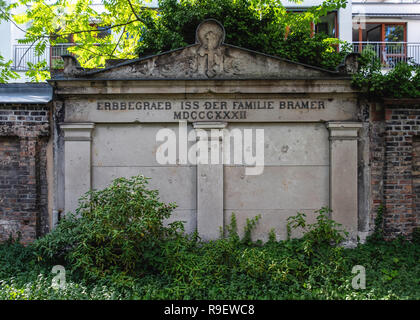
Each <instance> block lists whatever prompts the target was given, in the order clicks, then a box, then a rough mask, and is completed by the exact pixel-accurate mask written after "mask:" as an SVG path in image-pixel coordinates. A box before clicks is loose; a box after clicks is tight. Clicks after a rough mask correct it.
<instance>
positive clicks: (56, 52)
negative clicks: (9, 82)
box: [13, 43, 75, 71]
mask: <svg viewBox="0 0 420 320" xmlns="http://www.w3.org/2000/svg"><path fill="white" fill-rule="evenodd" d="M74 45H75V44H74V43H60V44H57V45H55V46H48V47H47V48H46V49H45V51H44V53H43V54H42V55H41V56H38V55H37V54H36V52H35V46H31V45H22V44H17V45H14V46H13V70H15V71H27V70H28V62H30V63H32V64H36V63H39V62H41V61H46V62H47V66H46V68H47V69H50V68H51V69H61V68H62V65H63V60H62V59H61V56H62V55H64V54H70V52H69V51H68V48H69V47H72V46H74Z"/></svg>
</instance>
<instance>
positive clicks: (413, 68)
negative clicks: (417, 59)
mask: <svg viewBox="0 0 420 320" xmlns="http://www.w3.org/2000/svg"><path fill="white" fill-rule="evenodd" d="M360 64H361V68H360V71H359V72H358V73H356V74H355V75H354V76H353V81H352V83H353V85H354V86H355V88H357V89H361V90H362V93H363V94H364V95H365V96H366V97H367V98H371V99H377V98H418V97H420V65H417V64H415V63H412V62H410V61H408V62H404V61H402V62H399V63H397V65H396V66H395V67H394V68H393V69H391V70H390V71H388V72H383V71H382V70H381V62H380V60H379V58H378V57H377V56H376V53H375V52H374V51H373V50H372V49H370V48H367V49H365V50H363V52H362V54H361V58H360Z"/></svg>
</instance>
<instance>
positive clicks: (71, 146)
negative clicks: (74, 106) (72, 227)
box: [61, 123, 95, 213]
mask: <svg viewBox="0 0 420 320" xmlns="http://www.w3.org/2000/svg"><path fill="white" fill-rule="evenodd" d="M94 126H95V125H94V124H93V123H63V124H61V129H62V130H63V132H64V174H65V182H64V193H65V195H64V198H65V200H64V202H65V213H67V212H75V210H76V208H77V207H78V199H79V198H80V196H81V195H83V194H84V193H85V192H87V191H89V190H90V189H91V140H92V137H91V136H92V131H93V129H94Z"/></svg>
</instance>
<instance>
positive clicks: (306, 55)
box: [136, 0, 351, 70]
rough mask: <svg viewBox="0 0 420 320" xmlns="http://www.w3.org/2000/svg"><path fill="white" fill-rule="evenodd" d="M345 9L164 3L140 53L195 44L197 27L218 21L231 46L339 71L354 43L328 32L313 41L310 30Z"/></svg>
mask: <svg viewBox="0 0 420 320" xmlns="http://www.w3.org/2000/svg"><path fill="white" fill-rule="evenodd" d="M345 5H346V1H338V0H337V1H336V0H334V1H326V2H324V3H323V4H322V5H321V6H320V7H318V8H312V9H311V10H307V11H306V13H305V14H302V13H294V12H290V11H287V10H286V8H284V7H283V6H282V5H281V3H276V4H275V5H273V4H272V3H268V4H263V3H260V4H258V3H256V2H255V1H252V0H199V1H191V0H182V1H177V0H160V1H159V16H158V17H157V18H156V19H144V23H145V29H144V32H143V34H142V41H141V42H140V43H139V46H138V47H137V49H136V52H137V54H139V55H140V56H146V55H150V54H157V53H160V52H164V51H169V50H173V49H178V48H181V47H184V46H187V45H190V44H193V43H195V30H196V28H197V26H198V25H199V24H200V23H201V22H202V21H203V20H205V19H209V18H212V19H216V20H218V21H220V22H221V23H222V25H223V26H224V28H225V30H226V39H225V42H226V43H228V44H231V45H235V46H239V47H243V48H247V49H251V50H255V51H259V52H263V53H266V54H271V55H275V56H278V57H281V58H285V59H289V60H292V61H296V62H301V63H306V64H310V65H314V66H320V67H323V68H327V69H332V70H335V68H336V67H337V65H338V64H339V63H340V62H341V61H342V60H343V58H344V57H345V56H346V54H347V53H349V52H351V47H350V45H349V44H346V43H345V42H343V41H340V40H338V39H335V38H330V37H329V36H327V35H326V34H323V33H319V34H315V35H314V36H313V37H312V36H311V29H310V28H311V23H312V22H313V21H315V20H317V19H318V18H319V17H320V16H322V15H326V14H327V13H328V12H329V11H332V10H336V9H338V8H340V7H343V6H344V7H345ZM286 35H287V37H286ZM339 45H340V46H341V48H340V50H337V47H338V46H339Z"/></svg>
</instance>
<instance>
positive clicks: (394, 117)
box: [370, 100, 420, 238]
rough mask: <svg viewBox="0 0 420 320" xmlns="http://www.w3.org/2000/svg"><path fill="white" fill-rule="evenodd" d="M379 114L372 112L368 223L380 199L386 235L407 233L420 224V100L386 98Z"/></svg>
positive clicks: (390, 236) (392, 236)
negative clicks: (369, 210) (369, 215)
mask: <svg viewBox="0 0 420 320" xmlns="http://www.w3.org/2000/svg"><path fill="white" fill-rule="evenodd" d="M376 107H377V106H375V105H372V108H376ZM380 114H381V112H376V113H375V112H373V113H372V116H371V137H370V139H371V203H372V212H371V225H372V229H373V221H374V218H375V216H376V210H377V208H378V206H379V204H381V203H382V204H383V205H384V207H385V212H384V232H385V235H386V236H387V237H389V238H394V237H397V236H400V235H402V236H408V237H409V236H410V234H411V233H412V232H413V230H414V228H416V227H419V226H420V219H419V214H420V170H419V169H420V103H419V102H418V101H404V102H403V101H396V100H389V101H385V103H384V104H383V108H382V117H381V115H380Z"/></svg>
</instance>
